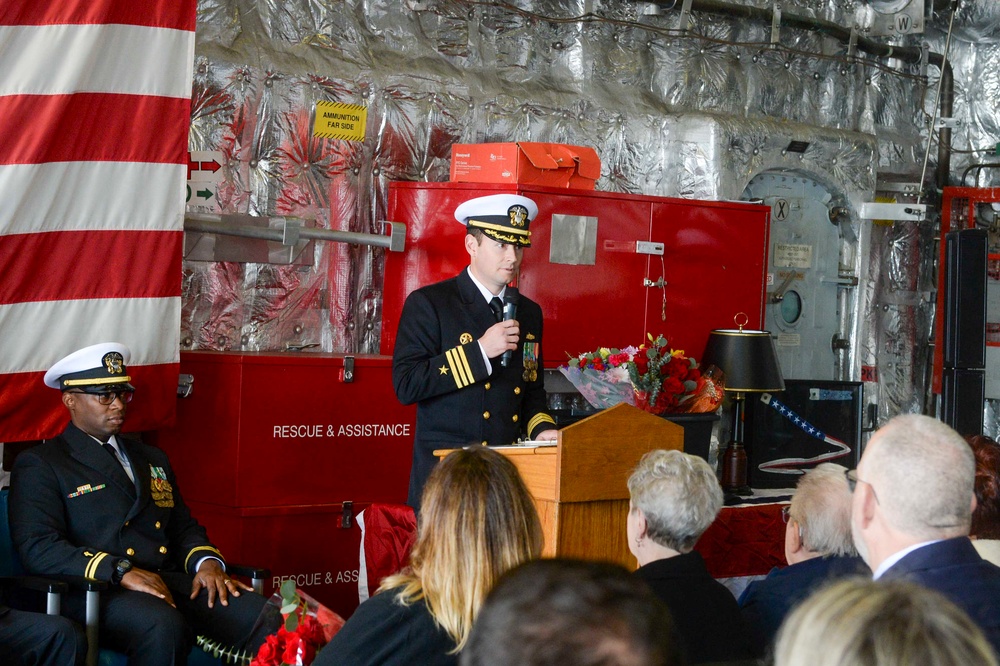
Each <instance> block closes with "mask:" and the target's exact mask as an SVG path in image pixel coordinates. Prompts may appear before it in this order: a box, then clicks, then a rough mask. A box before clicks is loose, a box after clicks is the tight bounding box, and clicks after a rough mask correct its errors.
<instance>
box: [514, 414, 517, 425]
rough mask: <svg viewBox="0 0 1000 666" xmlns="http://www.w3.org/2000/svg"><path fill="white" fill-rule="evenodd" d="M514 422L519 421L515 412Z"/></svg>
mask: <svg viewBox="0 0 1000 666" xmlns="http://www.w3.org/2000/svg"><path fill="white" fill-rule="evenodd" d="M514 423H517V414H514Z"/></svg>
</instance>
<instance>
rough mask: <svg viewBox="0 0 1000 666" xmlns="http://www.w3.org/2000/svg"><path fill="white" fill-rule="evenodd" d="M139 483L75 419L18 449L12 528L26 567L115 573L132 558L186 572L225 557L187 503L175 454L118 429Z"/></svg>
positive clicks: (101, 575) (103, 575)
mask: <svg viewBox="0 0 1000 666" xmlns="http://www.w3.org/2000/svg"><path fill="white" fill-rule="evenodd" d="M116 439H117V440H118V444H119V446H121V447H122V448H123V449H124V450H125V454H126V455H127V456H128V458H129V461H130V462H131V463H132V471H133V474H134V475H135V483H134V484H131V483H130V482H129V478H128V476H127V475H126V474H125V470H124V469H122V467H121V465H120V464H119V463H118V461H117V460H115V459H114V458H112V457H111V456H110V455H108V453H107V452H106V451H105V450H104V449H102V448H101V445H100V444H99V443H98V442H97V441H96V440H94V439H93V438H92V437H90V436H89V435H87V434H86V433H84V432H83V431H81V430H80V429H78V428H77V427H76V426H74V425H73V424H72V423H71V424H69V425H68V426H67V427H66V430H64V431H63V433H62V434H61V435H60V436H58V437H56V438H55V439H52V440H48V441H46V442H44V443H43V444H41V445H39V446H36V447H34V448H32V449H28V450H26V451H24V452H22V453H21V454H20V455H18V457H17V460H16V462H15V463H14V469H13V472H12V474H11V487H10V528H11V535H12V537H13V539H14V543H15V545H16V546H17V550H18V553H19V554H20V556H21V560H22V563H23V564H24V567H25V568H26V569H27V570H28V571H29V572H31V573H37V574H70V575H75V576H86V577H88V578H96V579H98V580H105V581H109V580H111V572H112V570H113V569H114V562H115V561H116V560H117V558H119V557H128V559H129V560H131V561H132V563H133V564H134V565H135V566H136V567H139V568H140V569H146V570H148V571H159V570H167V571H185V572H187V573H189V574H193V573H195V570H194V566H195V565H196V564H197V562H198V561H199V560H201V559H202V558H203V557H205V556H211V557H217V558H219V559H220V560H221V559H222V556H221V555H220V554H219V551H218V550H216V548H215V546H213V545H212V544H211V543H210V542H209V541H208V537H207V535H206V533H205V530H204V528H203V527H202V526H201V525H199V524H198V522H197V521H196V520H195V519H194V518H193V517H192V516H191V512H190V511H189V510H188V508H187V506H186V505H185V504H184V500H183V499H182V498H181V495H180V493H179V492H178V490H177V484H176V481H175V479H174V473H173V470H172V469H171V468H170V462H169V461H168V460H167V455H166V454H165V453H164V452H163V451H161V450H160V449H157V448H155V447H152V446H149V445H146V444H143V443H142V442H139V441H137V440H133V439H128V438H125V437H123V436H121V435H117V436H116Z"/></svg>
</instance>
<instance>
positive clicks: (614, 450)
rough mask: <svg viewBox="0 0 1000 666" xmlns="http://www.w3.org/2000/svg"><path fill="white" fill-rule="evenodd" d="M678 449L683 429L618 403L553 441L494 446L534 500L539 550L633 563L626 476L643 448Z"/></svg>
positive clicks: (442, 453)
mask: <svg viewBox="0 0 1000 666" xmlns="http://www.w3.org/2000/svg"><path fill="white" fill-rule="evenodd" d="M683 448H684V428H682V427H680V426H678V425H675V424H673V423H671V422H670V421H667V420H666V419H663V418H660V417H658V416H654V415H652V414H649V413H647V412H644V411H642V410H641V409H637V408H635V407H632V406H631V405H626V404H620V405H616V406H615V407H612V408H610V409H606V410H604V411H602V412H599V413H597V414H595V415H594V416H591V417H589V418H586V419H584V420H582V421H579V422H577V423H574V424H573V425H571V426H567V427H566V428H563V429H562V430H560V431H559V440H558V442H557V444H556V446H498V447H494V450H496V451H497V452H499V453H501V454H503V455H505V456H507V457H508V458H509V459H510V460H511V462H513V463H514V465H515V466H516V467H517V469H518V471H519V472H520V473H521V477H522V478H523V479H524V483H525V485H527V486H528V490H529V491H530V492H531V496H532V498H533V499H534V500H535V508H536V509H537V510H538V517H539V518H540V519H541V521H542V531H543V533H544V534H545V547H544V550H543V551H542V555H543V556H544V557H575V558H580V559H588V560H608V561H611V562H617V563H619V564H621V565H623V566H625V567H627V568H629V569H634V568H635V558H634V557H633V556H632V554H631V553H630V552H629V549H628V544H627V542H626V535H625V520H626V517H627V515H628V500H629V495H628V485H627V482H628V477H629V475H630V474H631V473H632V470H633V469H634V468H635V466H636V464H637V463H638V462H639V459H640V458H642V456H643V454H645V453H646V452H647V451H651V450H653V449H676V450H678V451H681V450H683ZM449 451H450V449H449V450H439V451H435V452H434V454H435V455H436V456H438V457H443V456H445V455H447V454H448V453H449Z"/></svg>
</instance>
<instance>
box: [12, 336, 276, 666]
mask: <svg viewBox="0 0 1000 666" xmlns="http://www.w3.org/2000/svg"><path fill="white" fill-rule="evenodd" d="M128 361H129V350H128V349H127V348H126V347H125V346H124V345H120V344H117V343H105V344H99V345H93V346H90V347H87V348H85V349H81V350H79V351H77V352H74V353H73V354H70V355H69V356H67V357H65V358H64V359H62V360H60V361H59V362H58V363H56V364H55V365H54V366H52V368H51V369H50V370H49V371H48V372H47V373H46V375H45V383H46V385H48V386H50V387H52V388H57V389H60V390H61V391H62V401H63V405H64V406H65V407H66V409H67V410H68V411H69V413H70V421H71V422H70V423H69V425H67V426H66V429H65V430H64V431H63V432H62V434H61V435H59V436H58V437H56V438H55V439H52V440H48V441H46V442H44V443H43V444H41V445H40V446H37V447H35V448H32V449H29V450H27V451H24V452H22V453H21V454H20V455H19V456H18V458H17V460H16V462H15V463H14V469H13V472H12V474H11V491H10V526H11V535H12V537H13V540H14V543H15V545H16V546H17V549H18V552H19V554H20V557H21V560H22V562H23V564H24V566H25V568H26V569H27V570H28V571H29V572H30V573H36V574H40V575H53V574H69V575H76V576H85V577H88V578H94V579H98V580H104V581H108V582H110V583H111V585H112V587H111V588H109V589H108V590H107V591H105V592H104V593H102V595H101V608H100V615H101V636H100V640H101V644H102V645H105V646H108V647H112V648H114V649H116V650H119V651H122V652H125V653H126V654H128V655H129V657H130V663H137V664H143V665H155V664H164V665H166V664H183V663H185V662H186V659H187V654H188V652H190V650H191V646H192V644H193V642H194V636H195V635H196V634H197V635H206V636H208V637H209V638H212V639H213V640H216V641H219V642H221V643H222V644H224V645H227V646H232V647H235V648H237V649H248V650H254V649H256V647H257V645H258V644H259V643H260V642H262V641H263V639H264V636H265V635H266V633H269V632H270V631H271V630H276V629H277V621H274V620H272V621H271V622H270V623H264V624H262V625H260V626H258V627H257V631H256V632H255V631H254V627H255V623H256V621H257V619H258V617H259V616H261V611H262V610H263V609H264V606H265V603H266V600H265V599H264V598H263V597H261V596H259V595H256V594H253V593H252V592H248V590H249V589H250V588H249V587H247V586H246V585H244V584H243V583H241V582H239V581H237V580H233V579H231V578H230V577H229V576H228V575H226V571H225V561H224V560H223V558H222V555H221V554H220V553H219V551H218V549H216V548H215V546H214V545H212V543H211V542H210V541H209V540H208V537H207V535H206V533H205V530H204V528H203V527H202V526H201V525H199V524H198V522H197V521H196V520H195V519H194V518H193V517H192V516H191V512H190V511H189V510H188V508H187V506H186V505H185V504H184V500H183V498H182V497H181V495H180V491H179V490H178V488H177V482H176V480H175V478H174V473H173V470H172V469H171V467H170V462H169V460H168V459H167V456H166V454H165V453H164V452H163V451H161V450H159V449H157V448H155V447H152V446H147V445H145V444H143V443H141V442H139V441H138V440H133V439H129V438H126V437H123V436H122V435H121V434H120V432H121V428H122V425H123V424H124V422H125V413H126V408H127V405H128V403H129V402H130V401H131V399H132V396H133V393H134V391H135V389H134V387H133V386H132V384H131V383H130V382H131V377H129V375H128V372H127V369H126V364H127V363H128ZM241 589H242V591H241ZM64 610H65V611H66V613H67V615H68V616H69V617H71V618H73V619H75V620H77V621H78V622H81V623H82V622H84V615H85V608H84V602H83V600H82V599H81V598H78V597H77V596H76V595H72V594H71V595H70V597H69V598H68V599H67V600H66V602H65V603H64ZM272 625H273V626H272Z"/></svg>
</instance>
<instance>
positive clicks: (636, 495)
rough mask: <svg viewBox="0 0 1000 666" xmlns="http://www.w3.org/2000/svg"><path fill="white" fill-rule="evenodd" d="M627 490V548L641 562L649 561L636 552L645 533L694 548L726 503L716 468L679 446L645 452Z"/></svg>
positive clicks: (677, 547)
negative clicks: (684, 451) (716, 474)
mask: <svg viewBox="0 0 1000 666" xmlns="http://www.w3.org/2000/svg"><path fill="white" fill-rule="evenodd" d="M628 491H629V495H630V496H631V503H630V507H629V517H628V542H629V549H630V550H631V551H632V554H633V555H635V556H636V558H637V559H638V560H639V564H640V565H641V564H645V563H646V562H648V561H651V560H650V559H648V558H644V554H643V553H642V552H637V551H641V550H642V548H643V542H644V541H645V540H646V539H649V540H650V541H651V542H652V543H653V544H656V545H657V546H660V547H662V548H667V549H670V550H672V551H676V552H677V553H687V552H690V551H691V549H692V548H694V544H695V542H697V541H698V537H700V536H701V535H702V533H703V532H704V531H705V530H706V529H708V526H709V525H711V524H712V521H713V520H715V517H716V516H717V515H718V513H719V510H720V509H721V508H722V488H721V487H720V486H719V481H718V479H716V478H715V472H714V471H713V470H712V468H711V467H709V466H708V463H707V462H705V461H704V460H702V459H701V458H699V457H698V456H692V455H689V454H687V453H682V452H680V451H664V450H656V451H650V452H649V453H647V454H646V455H644V456H643V457H642V459H641V460H640V461H639V464H638V465H637V466H636V468H635V471H633V472H632V475H631V476H630V477H629V479H628ZM644 559H646V561H643V560H644ZM651 559H659V558H658V557H653V558H651Z"/></svg>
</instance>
